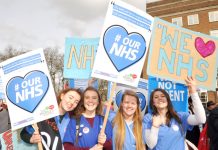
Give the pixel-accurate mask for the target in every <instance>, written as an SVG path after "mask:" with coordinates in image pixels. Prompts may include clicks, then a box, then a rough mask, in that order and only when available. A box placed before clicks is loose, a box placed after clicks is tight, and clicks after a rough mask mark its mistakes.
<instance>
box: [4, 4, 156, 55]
mask: <svg viewBox="0 0 218 150" xmlns="http://www.w3.org/2000/svg"><path fill="white" fill-rule="evenodd" d="M123 1H126V2H127V3H129V4H132V5H134V6H136V7H138V8H139V9H142V10H144V11H146V10H145V7H146V0H123ZM150 1H154V0H147V2H150ZM108 3H109V0H13V1H11V0H0V51H2V50H3V49H5V48H6V47H8V46H9V45H11V46H12V47H13V48H16V49H20V48H24V49H37V48H46V47H54V46H58V47H59V48H60V49H62V51H64V42H65V38H66V37H87V38H88V37H99V36H100V34H101V29H102V26H103V22H104V17H105V14H106V10H107V6H108Z"/></svg>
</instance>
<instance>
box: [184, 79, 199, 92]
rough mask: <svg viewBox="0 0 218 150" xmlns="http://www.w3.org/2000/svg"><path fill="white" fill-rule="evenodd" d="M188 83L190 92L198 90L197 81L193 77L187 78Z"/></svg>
mask: <svg viewBox="0 0 218 150" xmlns="http://www.w3.org/2000/svg"><path fill="white" fill-rule="evenodd" d="M185 82H186V85H187V86H188V90H189V93H190V94H191V93H195V92H197V90H196V82H195V79H194V78H193V77H188V76H187V78H186V79H185Z"/></svg>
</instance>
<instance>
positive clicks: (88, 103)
mask: <svg viewBox="0 0 218 150" xmlns="http://www.w3.org/2000/svg"><path fill="white" fill-rule="evenodd" d="M98 104H99V98H98V94H97V93H96V91H93V90H87V91H86V92H85V93H84V107H85V109H86V111H89V112H93V111H96V108H97V106H98Z"/></svg>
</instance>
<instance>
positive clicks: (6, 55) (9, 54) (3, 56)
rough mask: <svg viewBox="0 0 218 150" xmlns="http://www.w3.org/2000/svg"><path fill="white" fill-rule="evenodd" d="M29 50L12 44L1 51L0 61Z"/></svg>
mask: <svg viewBox="0 0 218 150" xmlns="http://www.w3.org/2000/svg"><path fill="white" fill-rule="evenodd" d="M25 52H27V50H24V49H15V48H13V47H12V46H8V47H7V48H5V49H4V51H3V52H2V53H0V62H2V61H5V60H7V59H9V58H12V57H15V56H18V55H21V54H23V53H25Z"/></svg>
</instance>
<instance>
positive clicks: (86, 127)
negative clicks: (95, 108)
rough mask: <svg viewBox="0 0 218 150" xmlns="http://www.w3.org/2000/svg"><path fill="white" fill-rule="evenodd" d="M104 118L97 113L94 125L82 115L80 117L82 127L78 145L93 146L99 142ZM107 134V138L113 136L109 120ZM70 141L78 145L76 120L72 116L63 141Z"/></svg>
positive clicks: (82, 146) (83, 146)
mask: <svg viewBox="0 0 218 150" xmlns="http://www.w3.org/2000/svg"><path fill="white" fill-rule="evenodd" d="M103 120H104V118H103V117H102V116H99V115H96V116H95V118H94V124H93V127H91V125H90V124H89V122H88V121H87V120H86V118H85V117H84V116H83V115H81V117H80V128H79V132H78V145H77V146H78V147H81V148H85V147H89V148H90V147H93V146H94V145H95V144H97V143H98V134H99V133H100V130H101V128H102V125H103ZM105 134H106V137H107V140H110V139H111V138H112V125H111V123H110V122H107V125H106V128H105ZM65 142H69V143H72V144H73V145H76V144H75V143H76V120H75V119H74V118H72V119H71V120H70V123H69V124H68V127H67V130H66V132H65V136H64V140H63V143H65Z"/></svg>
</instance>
